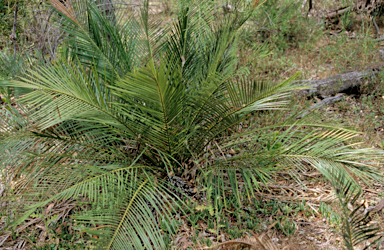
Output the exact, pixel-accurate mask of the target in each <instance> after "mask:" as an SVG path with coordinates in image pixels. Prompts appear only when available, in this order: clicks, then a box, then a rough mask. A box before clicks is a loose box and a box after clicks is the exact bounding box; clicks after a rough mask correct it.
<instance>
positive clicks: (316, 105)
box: [296, 95, 345, 119]
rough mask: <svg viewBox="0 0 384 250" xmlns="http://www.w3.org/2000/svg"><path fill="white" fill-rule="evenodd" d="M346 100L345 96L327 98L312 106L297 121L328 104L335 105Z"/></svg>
mask: <svg viewBox="0 0 384 250" xmlns="http://www.w3.org/2000/svg"><path fill="white" fill-rule="evenodd" d="M344 98H345V96H344V95H337V96H332V97H328V98H325V99H323V100H322V101H320V102H318V103H315V104H312V105H311V106H310V107H309V108H308V109H307V110H306V111H304V112H303V113H302V114H300V115H299V116H297V117H296V119H301V118H303V117H304V116H306V115H307V114H309V113H310V112H311V111H312V110H314V109H317V108H320V107H322V106H324V105H328V104H331V103H334V102H338V101H341V100H343V99H344Z"/></svg>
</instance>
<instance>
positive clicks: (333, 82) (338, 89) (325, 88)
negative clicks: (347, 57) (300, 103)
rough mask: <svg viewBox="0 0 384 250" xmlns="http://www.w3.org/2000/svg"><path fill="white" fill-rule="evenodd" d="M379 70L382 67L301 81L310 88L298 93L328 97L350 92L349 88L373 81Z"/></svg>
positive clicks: (301, 83) (300, 82) (300, 83)
mask: <svg viewBox="0 0 384 250" xmlns="http://www.w3.org/2000/svg"><path fill="white" fill-rule="evenodd" d="M379 72H380V69H369V70H365V71H354V72H349V73H345V74H340V75H337V76H333V77H330V78H327V79H321V80H303V81H299V82H298V84H299V85H305V86H308V88H306V89H302V90H299V91H298V93H299V95H303V96H311V95H315V96H322V97H323V98H326V97H329V96H332V95H335V94H337V93H345V92H348V90H350V89H353V88H355V87H359V86H361V85H362V84H364V83H366V82H367V81H372V79H373V78H374V76H376V75H377V74H378V73H379Z"/></svg>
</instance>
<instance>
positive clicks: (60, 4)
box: [50, 0, 79, 24]
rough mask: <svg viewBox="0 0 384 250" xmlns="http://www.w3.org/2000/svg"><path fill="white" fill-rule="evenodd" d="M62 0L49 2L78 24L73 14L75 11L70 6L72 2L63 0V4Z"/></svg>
mask: <svg viewBox="0 0 384 250" xmlns="http://www.w3.org/2000/svg"><path fill="white" fill-rule="evenodd" d="M63 2H64V0H62V1H60V0H50V3H51V4H52V6H53V7H54V8H55V9H57V10H58V11H60V12H61V13H62V14H63V15H65V16H66V17H68V18H70V19H71V20H72V21H74V22H75V23H77V24H79V23H78V22H77V19H76V15H75V12H74V11H73V7H72V4H71V2H70V1H65V2H64V3H65V5H64V3H63Z"/></svg>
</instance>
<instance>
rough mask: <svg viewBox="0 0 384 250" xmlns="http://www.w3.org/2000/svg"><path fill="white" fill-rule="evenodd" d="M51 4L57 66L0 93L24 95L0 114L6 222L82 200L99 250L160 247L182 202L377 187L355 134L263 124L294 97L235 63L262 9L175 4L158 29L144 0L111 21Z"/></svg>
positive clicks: (370, 155) (90, 9)
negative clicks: (10, 193) (12, 184)
mask: <svg viewBox="0 0 384 250" xmlns="http://www.w3.org/2000/svg"><path fill="white" fill-rule="evenodd" d="M52 4H53V6H54V7H55V8H56V10H57V13H58V14H59V15H60V18H62V19H65V20H66V22H67V23H66V25H65V26H63V27H62V28H63V29H64V30H65V31H66V32H67V33H68V39H67V40H66V41H65V43H64V44H63V45H62V47H61V48H60V55H59V56H58V58H60V59H58V60H57V61H54V62H51V63H50V64H49V65H45V66H41V65H40V66H39V67H35V68H34V69H33V70H29V71H28V72H27V73H25V74H23V75H22V76H20V77H19V78H18V80H10V79H8V80H7V79H5V80H3V81H2V82H1V85H2V86H4V87H9V88H11V89H13V90H23V91H15V103H14V104H16V106H15V105H8V106H3V107H2V109H1V116H0V117H1V132H2V134H1V137H0V139H1V140H0V143H1V147H0V154H1V158H0V159H1V160H0V161H1V166H2V169H3V170H6V171H7V173H8V176H9V177H10V178H18V183H19V184H18V186H17V187H18V189H17V192H19V193H20V194H23V195H25V196H24V197H25V198H24V199H25V202H26V204H28V202H29V204H30V206H29V207H28V208H27V210H26V211H25V213H24V215H23V216H20V217H19V218H18V220H16V221H15V222H14V224H17V223H21V222H22V221H23V220H24V219H25V218H27V217H28V216H29V215H30V214H31V213H33V212H34V211H35V210H36V209H38V208H39V207H43V206H45V205H46V204H48V203H52V202H54V201H60V200H66V199H73V200H82V201H89V202H91V204H92V206H91V208H90V209H89V210H87V211H85V212H82V213H81V214H77V215H76V217H75V218H76V219H77V222H78V224H79V225H84V227H85V228H83V229H82V230H84V231H87V232H88V233H90V234H94V235H97V236H98V239H95V246H97V247H99V248H103V249H104V248H106V249H167V246H166V243H165V241H164V239H163V233H164V232H167V233H169V234H172V233H174V232H176V230H177V225H178V224H177V219H178V215H177V213H182V210H183V209H185V208H186V206H185V205H184V203H183V200H184V198H188V197H191V196H193V195H196V194H197V193H198V192H199V190H208V191H206V192H202V193H199V195H200V194H203V195H205V196H206V201H207V202H210V201H211V200H212V197H213V196H215V197H224V196H225V192H224V190H226V189H225V188H224V187H225V185H228V186H229V187H231V188H232V192H233V194H234V195H235V196H236V197H237V199H238V202H239V203H241V196H240V193H241V192H246V193H247V194H248V196H249V197H251V196H252V195H253V192H254V188H255V187H256V188H257V185H258V183H259V182H268V181H271V180H272V177H273V174H274V173H275V172H276V171H278V170H282V169H284V170H287V171H289V173H290V174H291V175H292V177H293V178H297V180H298V181H299V177H300V176H299V175H300V173H299V172H300V171H302V170H303V169H304V168H317V169H318V170H319V171H320V172H322V173H326V170H328V169H338V171H341V172H345V174H346V175H349V174H350V173H352V174H354V175H356V176H359V177H361V178H363V179H364V180H367V181H369V180H372V179H374V180H379V181H381V178H382V175H381V174H380V172H379V171H378V169H377V167H376V165H375V164H374V163H372V162H370V160H372V159H376V158H377V157H378V155H380V154H381V151H380V152H379V151H376V150H374V149H353V145H351V144H350V141H351V139H352V138H353V137H354V136H355V135H356V134H357V133H355V132H353V131H351V130H348V129H343V128H338V127H334V126H331V125H326V124H324V125H318V124H316V123H313V122H311V120H309V119H307V120H299V121H297V120H295V119H294V118H292V117H295V116H289V115H288V116H287V115H285V116H283V117H281V119H280V120H279V121H281V122H280V123H275V124H272V125H268V126H265V125H263V124H264V123H263V122H260V119H259V117H261V115H262V114H264V113H265V112H271V111H270V110H274V109H279V108H283V107H284V106H285V105H286V104H287V103H288V101H287V98H288V97H289V95H290V93H291V91H292V90H293V89H294V88H295V87H294V86H293V83H292V80H293V79H292V78H291V79H288V80H286V81H283V82H282V83H279V84H273V83H270V82H266V81H261V80H253V79H249V78H248V77H247V75H248V72H247V70H246V69H244V68H241V67H239V65H238V62H237V54H236V53H237V47H236V45H237V42H238V35H239V32H241V27H242V25H243V24H244V23H245V22H246V21H247V19H248V18H249V16H250V15H251V14H252V12H253V10H254V9H255V8H256V7H257V5H258V1H257V0H253V1H251V2H249V1H245V2H242V1H239V2H235V3H233V4H231V6H232V9H231V11H230V12H229V13H227V12H225V13H223V12H222V10H221V7H220V6H218V5H217V3H215V2H214V1H210V0H209V1H189V0H184V1H181V2H180V10H179V11H178V13H177V18H175V19H174V20H171V21H167V22H166V21H161V20H158V19H156V16H154V15H151V13H150V8H149V4H148V2H147V1H146V2H144V3H143V4H142V5H141V7H140V8H139V9H137V10H134V11H131V10H129V11H128V10H125V9H123V8H122V7H121V8H119V6H118V5H117V4H114V9H115V12H114V15H113V18H111V15H106V14H105V13H104V12H103V9H102V8H100V6H99V5H97V2H96V3H95V2H94V1H86V0H77V1H71V2H67V3H66V4H65V5H63V4H62V3H61V2H60V1H58V0H52ZM289 112H290V111H289V110H288V114H289ZM286 113H287V112H286ZM276 120H278V119H276ZM246 126H248V128H245V127H246ZM240 179H241V181H242V182H243V183H245V185H243V187H242V189H240V187H239V184H238V181H239V180H240ZM185 180H190V181H191V182H192V183H195V184H194V185H193V186H191V185H190V184H188V183H187V182H185ZM204 183H208V184H209V188H204V187H203V185H204ZM186 186H187V188H186ZM31 194H34V195H31ZM196 197H197V196H196ZM215 200H217V199H216V198H215Z"/></svg>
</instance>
